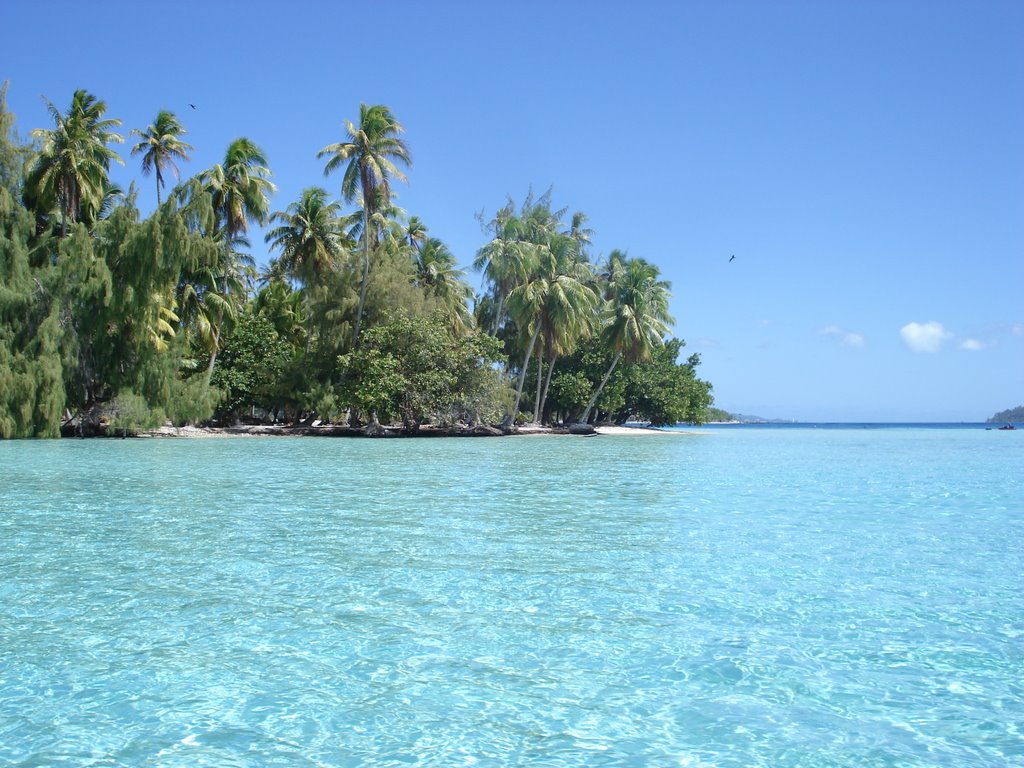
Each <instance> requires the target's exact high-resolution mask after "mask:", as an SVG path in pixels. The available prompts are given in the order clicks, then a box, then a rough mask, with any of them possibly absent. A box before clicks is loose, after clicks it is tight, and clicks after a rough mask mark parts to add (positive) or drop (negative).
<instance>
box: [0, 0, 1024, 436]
mask: <svg viewBox="0 0 1024 768" xmlns="http://www.w3.org/2000/svg"><path fill="white" fill-rule="evenodd" d="M0 22H2V24H3V27H4V29H5V35H4V45H3V47H2V49H0V80H3V79H9V80H10V88H9V91H8V107H9V109H10V110H11V111H13V112H14V113H15V114H16V116H17V120H18V122H17V127H18V130H19V132H20V133H21V134H22V135H23V136H27V134H28V133H29V131H30V130H31V129H32V128H37V127H50V126H49V123H48V118H47V115H46V111H45V104H44V102H43V99H42V98H41V97H42V96H45V97H47V98H49V99H50V100H51V101H53V102H54V103H55V104H56V105H57V106H58V107H59V108H61V109H64V108H66V107H67V104H68V102H69V101H70V98H71V94H72V92H73V91H74V90H75V89H76V88H85V89H87V90H89V91H91V92H92V93H94V94H96V95H97V96H98V97H99V98H101V99H103V100H105V101H106V102H107V104H108V107H109V114H110V115H111V116H112V117H118V118H120V119H122V120H123V121H124V132H125V133H127V131H128V130H129V129H130V128H134V127H139V128H142V127H145V126H146V125H147V124H148V123H150V122H151V121H152V119H153V117H154V116H155V115H156V112H157V111H158V110H159V109H161V108H167V109H171V110H172V111H175V112H177V113H178V115H179V117H180V118H181V119H182V121H183V122H184V124H185V125H186V127H187V128H188V130H189V134H188V136H187V137H186V138H187V139H188V140H189V141H190V142H191V143H192V144H193V145H194V146H195V148H196V150H195V152H194V153H193V160H192V162H191V163H188V164H186V165H185V166H184V167H183V169H182V170H183V172H184V173H186V174H192V173H195V172H198V171H200V170H202V169H204V168H206V167H209V166H210V165H212V164H213V163H215V162H219V160H220V159H221V158H222V156H223V153H224V150H225V149H226V147H227V145H228V143H229V142H230V141H231V140H232V139H234V138H236V137H238V136H242V135H244V136H248V137H249V138H251V139H253V140H254V141H255V142H256V143H257V144H259V145H260V146H261V147H262V148H263V149H264V150H265V152H266V154H267V156H268V159H269V162H270V165H271V167H272V169H273V171H274V181H275V182H276V183H277V185H278V187H279V192H278V194H277V196H276V197H275V199H274V208H275V210H276V209H283V208H285V207H286V206H287V205H288V204H289V203H290V202H292V201H293V200H295V199H296V198H297V197H298V194H299V192H300V191H301V189H302V188H304V187H307V186H312V185H323V186H325V187H326V188H327V189H328V190H330V191H332V192H335V193H336V192H337V190H338V188H339V185H340V177H331V178H328V179H325V178H324V177H323V162H322V161H320V160H317V159H316V153H317V151H318V150H319V149H321V148H322V147H323V146H325V145H327V144H329V143H332V142H335V141H338V140H340V139H341V138H342V137H343V133H344V120H345V119H353V120H354V119H356V118H357V116H358V112H359V104H360V102H366V103H371V104H372V103H382V104H387V105H388V106H390V107H391V109H392V110H393V112H394V113H395V115H396V116H397V117H398V119H399V120H401V121H402V122H403V123H404V125H405V127H406V139H407V141H408V143H409V145H410V147H411V149H412V153H413V160H414V165H413V167H412V168H411V169H410V170H409V172H408V175H409V181H410V184H409V185H408V186H399V187H398V190H397V191H398V193H399V195H400V198H399V200H398V202H399V205H401V206H402V207H403V208H405V209H406V210H407V211H408V212H409V213H410V214H415V215H418V216H420V217H421V218H422V219H423V220H424V221H425V222H426V223H427V224H428V226H429V227H430V229H431V232H432V233H433V234H435V235H436V236H438V237H441V238H442V239H443V240H445V241H446V242H447V243H448V244H449V246H450V247H451V248H452V250H453V251H454V252H455V254H456V255H457V256H458V257H459V260H460V262H461V263H462V264H463V265H468V264H469V263H470V262H471V261H472V258H473V256H474V254H475V252H476V250H477V249H478V248H479V247H480V246H481V245H482V244H483V242H484V236H483V235H482V234H481V232H480V228H479V225H478V223H477V221H476V220H475V218H474V214H475V213H476V212H478V211H481V210H483V211H485V212H487V213H493V212H494V211H495V210H496V209H497V208H498V207H499V206H500V205H502V204H503V202H504V201H505V199H506V197H507V196H508V195H511V196H512V197H513V198H514V199H516V200H517V201H520V200H522V198H523V197H524V196H525V195H526V193H527V191H528V190H529V188H530V187H531V186H532V187H533V189H534V190H536V191H538V192H540V191H543V190H544V189H546V188H547V187H549V186H553V188H554V200H555V203H556V204H558V205H562V206H568V207H569V208H570V209H571V210H582V211H584V212H586V213H587V214H588V216H589V217H590V222H591V225H592V226H593V228H594V229H595V231H596V236H595V239H594V251H595V254H603V253H607V252H608V251H609V250H611V249H613V248H621V249H624V250H627V251H628V252H629V253H630V254H631V255H635V256H642V257H644V258H646V259H648V260H650V261H653V262H655V263H656V264H658V265H659V266H660V267H661V269H662V271H663V273H664V275H665V277H666V278H667V279H668V280H670V281H671V283H672V285H673V301H672V310H673V314H674V316H675V318H676V326H675V332H676V335H677V336H679V337H681V338H683V339H685V340H686V341H687V345H688V347H687V351H688V352H689V351H696V352H699V353H700V354H701V356H702V360H703V364H702V366H701V373H702V375H703V377H705V378H707V379H709V380H710V381H711V382H712V383H713V384H714V387H715V396H716V401H717V404H718V405H720V406H721V407H723V408H726V409H728V410H731V411H735V412H740V413H748V414H757V415H762V416H768V417H776V418H792V419H799V420H807V421H811V420H819V421H824V420H836V421H863V420H883V421H885V420H906V421H930V420H949V421H961V420H964V421H975V420H981V419H984V418H986V417H987V416H990V415H991V414H992V413H994V412H995V411H997V410H1001V409H1003V408H1008V407H1011V406H1015V405H1019V404H1022V403H1024V300H1022V299H1024V46H1021V44H1020V40H1021V39H1024V3H1021V2H1019V1H1017V0H1012V1H1006V2H999V1H992V2H988V1H984V0H983V1H971V2H967V1H965V2H948V1H945V0H927V1H924V0H922V1H921V2H910V1H901V0H895V1H893V2H882V1H881V0H878V1H873V0H858V1H857V2H852V0H851V1H850V2H821V1H819V0H815V1H814V2H795V1H780V2H730V1H729V0H725V1H724V2H710V1H708V2H678V3H669V2H664V3H661V2H635V3H631V4H620V3H616V4H612V3H601V2H559V3H539V2H529V1H527V2H517V3H503V4H489V3H481V2H464V3H456V2H432V3H427V2H408V3H406V2H392V3H387V4H359V5H357V4H351V3H344V4H343V3H326V2H324V3H309V2H293V3H290V4H287V5H286V4H281V3H270V2H249V3H241V2H237V3H235V2H230V3H229V2H210V1H209V0H208V1H207V2H179V3H174V4H155V3H121V2H111V3H105V4H102V6H101V7H97V6H96V4H91V3H90V4H86V3H67V2H56V3H47V4H29V3H24V2H22V3H5V4H4V5H3V6H2V8H0ZM43 29H45V34H41V33H40V32H41V30H43ZM190 103H191V104H195V109H194V110H193V109H192V108H191V107H190V106H189V104H190ZM121 150H122V155H123V156H124V157H125V160H126V166H125V168H123V169H122V168H118V169H116V171H115V173H114V177H115V179H116V180H117V181H118V182H119V183H121V184H122V185H124V186H127V184H128V183H129V182H131V181H132V180H133V179H138V180H139V184H140V190H141V191H140V203H141V204H142V207H143V210H144V211H148V209H150V208H151V207H152V203H153V197H154V193H153V190H152V180H151V179H142V178H140V174H139V170H138V164H137V162H136V161H135V160H134V159H133V158H130V157H129V155H128V146H127V145H125V146H124V147H122V148H121ZM252 239H253V252H254V255H255V257H256V258H257V261H259V262H264V261H265V260H266V258H267V254H266V249H265V246H264V245H263V243H262V236H261V235H259V234H254V236H253V238H252ZM733 254H735V255H736V259H735V261H733V262H732V263H729V257H730V256H731V255H733ZM472 279H473V281H474V283H475V284H478V283H479V281H478V277H477V276H476V275H473V276H472Z"/></svg>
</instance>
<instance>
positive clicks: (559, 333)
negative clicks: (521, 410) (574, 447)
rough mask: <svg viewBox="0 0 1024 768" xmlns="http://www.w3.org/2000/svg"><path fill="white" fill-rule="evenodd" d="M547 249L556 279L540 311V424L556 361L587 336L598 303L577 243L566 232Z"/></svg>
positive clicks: (537, 411)
mask: <svg viewBox="0 0 1024 768" xmlns="http://www.w3.org/2000/svg"><path fill="white" fill-rule="evenodd" d="M550 249H551V254H552V256H553V259H554V267H555V270H554V271H555V277H554V279H553V280H552V281H551V284H550V286H549V288H548V291H547V295H546V296H545V298H544V303H543V305H542V306H541V308H540V316H539V323H540V329H541V339H542V340H543V349H542V350H541V351H539V352H538V354H537V392H536V397H535V398H534V410H533V420H534V421H535V422H539V421H540V420H541V416H542V414H543V413H544V404H545V401H546V400H547V393H548V387H549V386H550V385H551V376H552V373H553V372H554V370H555V362H556V361H557V360H558V358H559V357H561V356H562V355H565V354H568V353H570V352H571V351H572V350H573V348H574V347H575V345H576V344H577V342H579V340H580V339H583V338H586V337H587V336H589V335H590V333H591V330H592V328H593V325H594V320H595V311H596V309H597V306H598V301H599V299H598V295H597V293H596V292H595V291H594V288H593V270H592V268H591V266H590V263H589V262H588V261H587V260H586V259H585V258H584V257H583V254H582V252H581V249H580V242H579V240H577V239H576V238H575V237H573V236H572V235H571V234H569V233H563V234H559V235H555V236H554V237H553V238H552V242H551V246H550ZM545 358H547V360H548V371H547V375H546V376H545V377H544V382H543V385H542V384H541V374H542V371H543V360H544V359H545Z"/></svg>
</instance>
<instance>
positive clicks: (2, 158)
mask: <svg viewBox="0 0 1024 768" xmlns="http://www.w3.org/2000/svg"><path fill="white" fill-rule="evenodd" d="M7 85H8V83H7V82H6V81H5V82H4V83H3V84H2V85H0V187H3V188H4V189H6V190H7V191H8V192H9V193H10V195H11V197H12V198H15V199H17V198H18V197H20V195H21V182H22V168H24V166H25V162H26V161H27V160H28V158H29V157H31V156H32V146H31V145H29V144H26V143H24V142H22V141H21V139H20V138H18V134H17V133H16V132H15V130H14V114H13V113H11V112H8V111H7Z"/></svg>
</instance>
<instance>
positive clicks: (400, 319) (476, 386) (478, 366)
mask: <svg viewBox="0 0 1024 768" xmlns="http://www.w3.org/2000/svg"><path fill="white" fill-rule="evenodd" d="M498 346H499V345H498V342H497V340H496V339H494V338H493V337H490V336H487V335H484V334H480V333H472V334H468V335H463V336H455V335H453V334H452V333H451V332H450V330H449V328H448V325H447V323H446V321H445V318H444V316H443V315H442V314H437V315H434V316H433V317H431V318H413V317H410V316H408V315H405V314H402V315H399V316H397V317H396V318H394V319H392V320H390V321H388V322H385V323H382V324H380V325H377V326H374V327H372V328H369V329H367V331H366V332H365V334H364V337H363V340H362V344H361V345H360V346H359V348H358V349H357V350H355V351H353V352H350V353H348V354H346V355H342V356H340V357H339V358H338V365H339V367H340V368H341V369H342V371H343V372H344V384H343V387H342V391H343V393H344V395H345V396H346V399H347V400H348V402H351V403H352V404H353V405H355V406H356V407H357V408H360V409H363V410H364V411H366V412H367V413H371V414H376V415H377V416H378V417H379V418H380V419H382V420H388V419H394V418H401V420H402V424H403V425H404V427H405V429H406V431H408V432H415V431H416V430H417V429H418V428H419V426H420V424H421V423H423V422H424V421H425V420H431V421H433V422H435V423H441V424H444V423H451V422H453V421H456V420H465V421H468V422H470V423H475V422H478V421H480V420H481V419H482V418H487V417H489V416H491V415H493V414H494V413H497V412H498V411H499V410H500V409H501V407H502V405H503V402H502V401H503V400H505V399H506V397H505V395H506V390H505V389H504V388H503V387H502V386H501V384H500V382H499V377H498V373H497V372H496V371H495V370H494V368H493V364H494V363H495V362H497V361H499V360H500V353H499V349H498Z"/></svg>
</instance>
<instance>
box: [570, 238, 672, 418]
mask: <svg viewBox="0 0 1024 768" xmlns="http://www.w3.org/2000/svg"><path fill="white" fill-rule="evenodd" d="M608 272H609V281H608V286H607V291H606V299H607V303H606V308H605V327H604V335H605V338H606V340H607V343H608V346H609V348H611V349H612V350H614V353H615V354H614V356H613V357H612V363H611V365H610V366H608V371H607V372H606V373H605V375H604V378H603V379H601V383H600V384H599V385H598V387H597V389H596V390H595V392H594V394H593V395H592V396H591V398H590V402H588V403H587V407H586V410H584V412H583V417H582V418H581V419H580V421H581V422H582V423H584V424H585V423H587V421H589V419H590V412H591V411H592V410H593V408H594V404H595V403H597V399H598V398H599V397H600V396H601V390H603V389H604V386H605V384H607V383H608V379H609V378H610V377H611V375H612V372H613V371H614V370H615V366H616V365H618V364H619V360H621V359H622V358H623V357H624V358H626V360H628V361H630V362H640V361H645V360H649V359H650V358H651V351H652V350H653V349H654V347H656V346H660V345H661V344H663V343H664V337H665V335H666V334H667V333H668V330H669V328H668V325H669V323H672V322H674V321H673V319H672V316H671V315H669V312H668V299H669V289H670V286H669V284H668V283H667V282H666V281H664V280H659V279H658V268H657V267H656V266H654V265H653V264H650V263H649V262H646V261H644V260H643V259H629V258H627V257H626V256H625V255H622V254H617V253H616V254H613V256H612V257H611V258H610V259H609V262H608Z"/></svg>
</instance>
